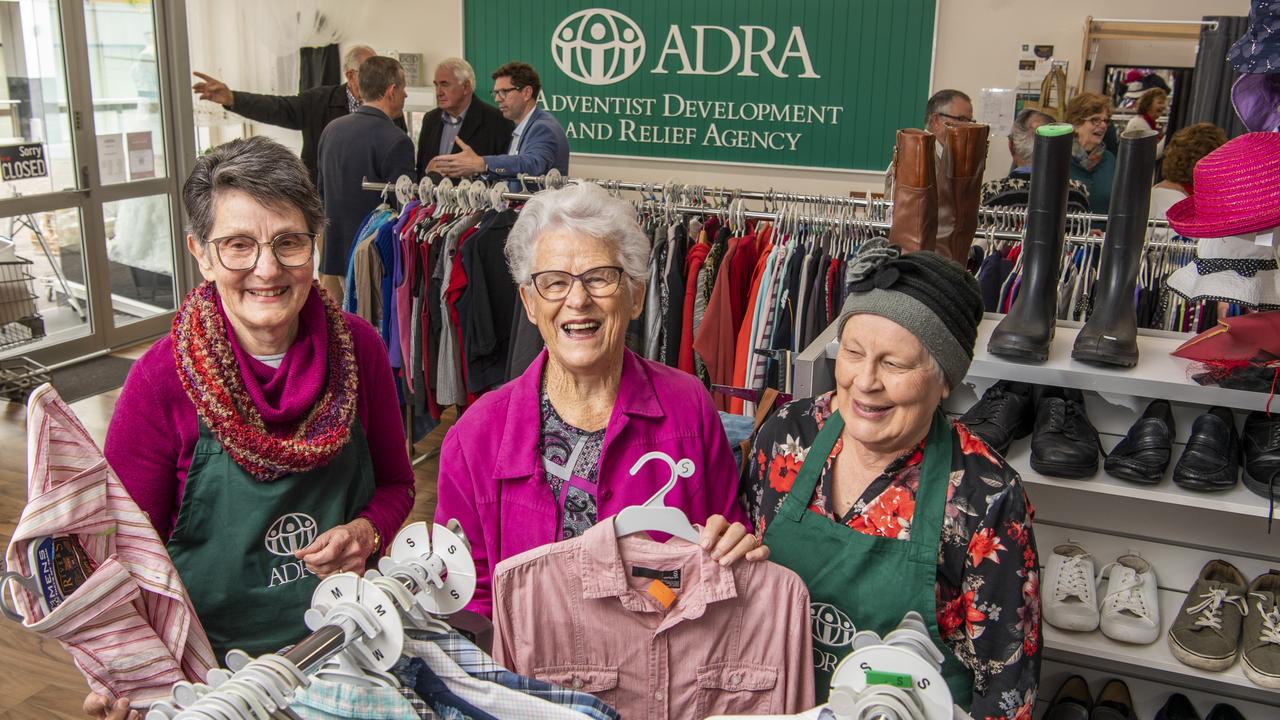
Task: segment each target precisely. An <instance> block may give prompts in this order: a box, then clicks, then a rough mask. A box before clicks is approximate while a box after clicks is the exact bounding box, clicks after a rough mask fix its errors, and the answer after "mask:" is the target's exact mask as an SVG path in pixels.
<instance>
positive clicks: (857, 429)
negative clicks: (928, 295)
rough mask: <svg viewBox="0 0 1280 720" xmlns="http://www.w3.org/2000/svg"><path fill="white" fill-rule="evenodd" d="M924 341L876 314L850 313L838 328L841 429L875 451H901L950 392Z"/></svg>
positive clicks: (925, 428)
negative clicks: (850, 315) (841, 326)
mask: <svg viewBox="0 0 1280 720" xmlns="http://www.w3.org/2000/svg"><path fill="white" fill-rule="evenodd" d="M931 360H932V358H930V356H929V351H928V350H927V349H925V347H924V345H921V344H920V341H919V340H917V339H916V337H915V336H914V335H912V334H911V333H910V332H908V331H907V329H906V328H904V327H902V326H901V325H899V324H897V323H896V322H893V321H892V320H888V319H886V318H883V317H880V316H879V315H868V314H861V315H854V316H853V317H851V318H849V320H848V322H846V323H845V325H844V330H843V332H841V333H840V350H839V352H838V353H837V355H836V369H835V380H836V402H837V407H838V408H839V410H840V415H841V416H842V417H843V418H844V421H845V434H846V435H848V436H849V437H851V438H853V439H854V440H856V441H857V442H860V443H862V444H863V445H865V446H867V448H868V449H870V450H872V451H874V452H879V453H886V454H887V453H898V452H905V451H906V450H907V449H908V448H910V447H911V446H912V445H913V444H915V443H917V442H919V441H920V438H921V437H923V436H924V434H925V433H926V432H928V429H929V423H930V422H931V421H932V418H933V412H934V411H935V410H937V408H938V404H939V403H941V402H942V400H943V399H944V398H946V397H947V395H948V394H949V392H948V390H947V388H946V384H945V383H944V382H943V381H942V379H941V377H940V373H938V372H936V371H935V370H934V368H933V365H932V363H931Z"/></svg>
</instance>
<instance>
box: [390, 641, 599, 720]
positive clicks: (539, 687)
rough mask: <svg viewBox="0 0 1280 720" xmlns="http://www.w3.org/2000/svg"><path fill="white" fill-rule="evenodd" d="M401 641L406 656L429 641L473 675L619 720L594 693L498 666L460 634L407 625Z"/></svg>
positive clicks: (595, 717)
mask: <svg viewBox="0 0 1280 720" xmlns="http://www.w3.org/2000/svg"><path fill="white" fill-rule="evenodd" d="M404 642H405V644H404V648H405V652H406V653H407V654H409V655H415V654H418V648H419V644H420V643H423V642H431V643H433V644H434V645H436V646H437V647H439V648H440V649H441V650H444V652H445V654H447V655H448V656H449V659H450V660H453V661H454V662H456V663H457V664H458V667H461V668H462V669H463V670H464V671H466V673H467V674H468V675H470V676H471V677H473V678H477V679H480V680H484V681H486V682H492V683H497V684H499V685H501V686H503V687H505V688H510V689H512V690H515V691H518V692H521V693H524V694H525V695H532V696H533V697H537V698H541V699H543V700H546V701H548V702H550V703H554V704H556V705H560V706H562V707H566V708H569V709H570V710H573V711H574V712H578V713H581V714H583V715H585V716H587V717H588V718H591V719H592V720H618V717H619V716H618V713H617V711H616V710H614V709H613V708H611V707H609V706H608V705H606V704H604V703H603V702H601V701H600V700H599V699H598V698H596V697H595V696H593V695H590V694H588V693H584V692H579V691H577V690H570V689H568V688H562V687H560V686H558V685H552V684H550V683H545V682H542V681H541V680H535V679H533V678H530V677H525V676H524V675H517V674H516V673H513V672H511V671H510V670H508V669H506V668H504V667H502V666H501V665H499V664H498V662H497V661H496V660H494V659H493V658H491V657H489V655H488V654H487V653H485V651H483V650H481V649H480V648H478V647H476V645H475V643H473V642H471V641H470V640H468V639H466V638H465V637H463V636H462V635H461V634H459V633H456V632H451V633H449V634H447V635H443V634H435V633H428V632H425V631H421V630H415V629H413V628H408V629H406V630H405V638H404Z"/></svg>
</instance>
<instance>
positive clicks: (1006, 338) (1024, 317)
mask: <svg viewBox="0 0 1280 720" xmlns="http://www.w3.org/2000/svg"><path fill="white" fill-rule="evenodd" d="M1072 137H1073V131H1072V128H1071V126H1070V125H1067V124H1066V123H1054V124H1052V125H1041V126H1040V127H1039V128H1037V129H1036V144H1035V150H1034V152H1033V154H1032V161H1031V197H1030V198H1029V202H1028V206H1027V234H1026V237H1025V238H1024V239H1023V241H1022V258H1023V259H1022V288H1021V289H1020V290H1018V297H1016V298H1014V300H1013V306H1012V307H1010V308H1009V314H1008V315H1005V316H1004V319H1003V320H1001V321H1000V324H999V325H997V326H996V329H995V331H994V332H992V333H991V340H990V341H988V342H987V351H988V352H990V353H991V354H992V355H1000V356H1003V357H1010V358H1015V359H1018V360H1030V361H1032V362H1044V361H1045V360H1046V359H1048V357H1049V342H1050V341H1052V340H1053V329H1054V325H1055V323H1054V320H1055V315H1056V311H1057V307H1058V265H1059V263H1060V262H1061V259H1062V236H1063V233H1064V231H1065V230H1066V222H1067V180H1068V178H1069V176H1070V172H1071V140H1072Z"/></svg>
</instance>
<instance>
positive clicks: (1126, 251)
mask: <svg viewBox="0 0 1280 720" xmlns="http://www.w3.org/2000/svg"><path fill="white" fill-rule="evenodd" d="M1158 139H1159V135H1157V134H1156V132H1155V131H1154V130H1131V131H1129V132H1126V133H1124V134H1122V135H1121V136H1120V156H1119V157H1118V158H1116V178H1115V181H1114V182H1113V183H1112V184H1111V212H1109V213H1107V238H1106V240H1105V241H1103V243H1102V255H1101V262H1102V264H1101V266H1100V267H1099V268H1098V285H1097V289H1096V290H1095V291H1094V296H1093V312H1092V313H1090V314H1089V320H1088V321H1087V322H1085V324H1084V327H1082V328H1080V334H1079V335H1077V336H1076V343H1075V346H1074V347H1072V348H1071V357H1073V358H1075V359H1077V360H1084V361H1087V362H1094V363H1104V364H1107V365H1121V366H1124V367H1133V366H1134V365H1135V364H1136V363H1137V362H1138V312H1137V308H1136V306H1135V305H1134V301H1133V291H1134V288H1135V286H1136V285H1137V282H1138V266H1139V265H1140V264H1141V262H1142V246H1143V243H1144V241H1145V239H1146V235H1147V213H1148V212H1149V211H1150V209H1151V179H1152V177H1153V176H1154V173H1155V169H1156V142H1157V140H1158Z"/></svg>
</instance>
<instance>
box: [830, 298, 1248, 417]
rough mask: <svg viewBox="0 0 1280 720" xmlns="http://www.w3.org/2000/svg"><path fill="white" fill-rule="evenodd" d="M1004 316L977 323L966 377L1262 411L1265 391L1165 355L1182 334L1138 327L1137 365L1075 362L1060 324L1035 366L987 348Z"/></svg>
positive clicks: (1074, 330) (1071, 337) (1072, 332)
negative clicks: (1225, 381) (1227, 385)
mask: <svg viewBox="0 0 1280 720" xmlns="http://www.w3.org/2000/svg"><path fill="white" fill-rule="evenodd" d="M1002 317H1003V316H1002V315H992V314H990V313H988V314H987V315H986V316H985V317H984V318H983V319H982V323H981V324H980V325H979V326H978V342H977V347H975V348H974V352H973V363H972V364H971V365H970V366H969V377H971V378H987V379H993V380H1016V381H1018V382H1028V383H1035V384H1037V385H1057V386H1060V387H1069V388H1076V389H1078V390H1092V391H1094V392H1097V393H1101V394H1103V395H1107V394H1113V395H1135V396H1140V397H1145V398H1164V399H1166V400H1168V401H1170V402H1184V403H1192V404H1197V405H1225V406H1227V407H1230V408H1235V409H1237V410H1264V409H1266V405H1267V399H1268V395H1267V393H1257V392H1249V391H1247V390H1226V389H1224V388H1220V387H1217V386H1216V385H1200V384H1199V383H1197V382H1196V381H1195V380H1192V379H1191V375H1192V374H1193V373H1194V372H1196V363H1193V362H1191V361H1189V360H1183V359H1182V358H1176V357H1173V356H1172V355H1170V354H1169V353H1170V352H1172V351H1173V350H1175V349H1176V348H1177V347H1178V346H1179V345H1181V344H1182V343H1183V342H1184V341H1185V336H1177V335H1173V334H1172V333H1149V332H1147V331H1140V333H1139V335H1138V353H1139V354H1138V364H1137V365H1135V366H1133V367H1131V368H1123V367H1119V366H1109V365H1108V366H1103V365H1095V364H1091V363H1084V362H1079V361H1077V360H1073V359H1072V358H1071V346H1072V345H1073V344H1074V343H1075V340H1076V335H1077V334H1079V332H1080V328H1078V327H1072V326H1068V325H1062V324H1059V325H1058V327H1057V330H1056V331H1055V334H1054V338H1053V343H1052V345H1050V347H1049V359H1048V360H1047V361H1045V362H1043V363H1038V364H1037V363H1025V362H1019V361H1017V360H1010V359H1008V358H1002V357H999V356H997V355H992V354H991V353H989V352H987V340H989V339H990V338H991V332H992V331H993V330H995V327H996V325H998V324H999V322H1000V319H1001V318H1002ZM829 330H830V331H831V337H830V338H826V339H827V345H826V347H825V353H824V355H825V358H824V359H826V360H828V361H829V360H831V359H834V358H835V353H836V348H837V346H838V344H837V343H836V342H835V341H834V340H835V338H834V336H835V331H834V329H829ZM827 389H829V387H828V388H827ZM818 392H823V390H819V391H818Z"/></svg>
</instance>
